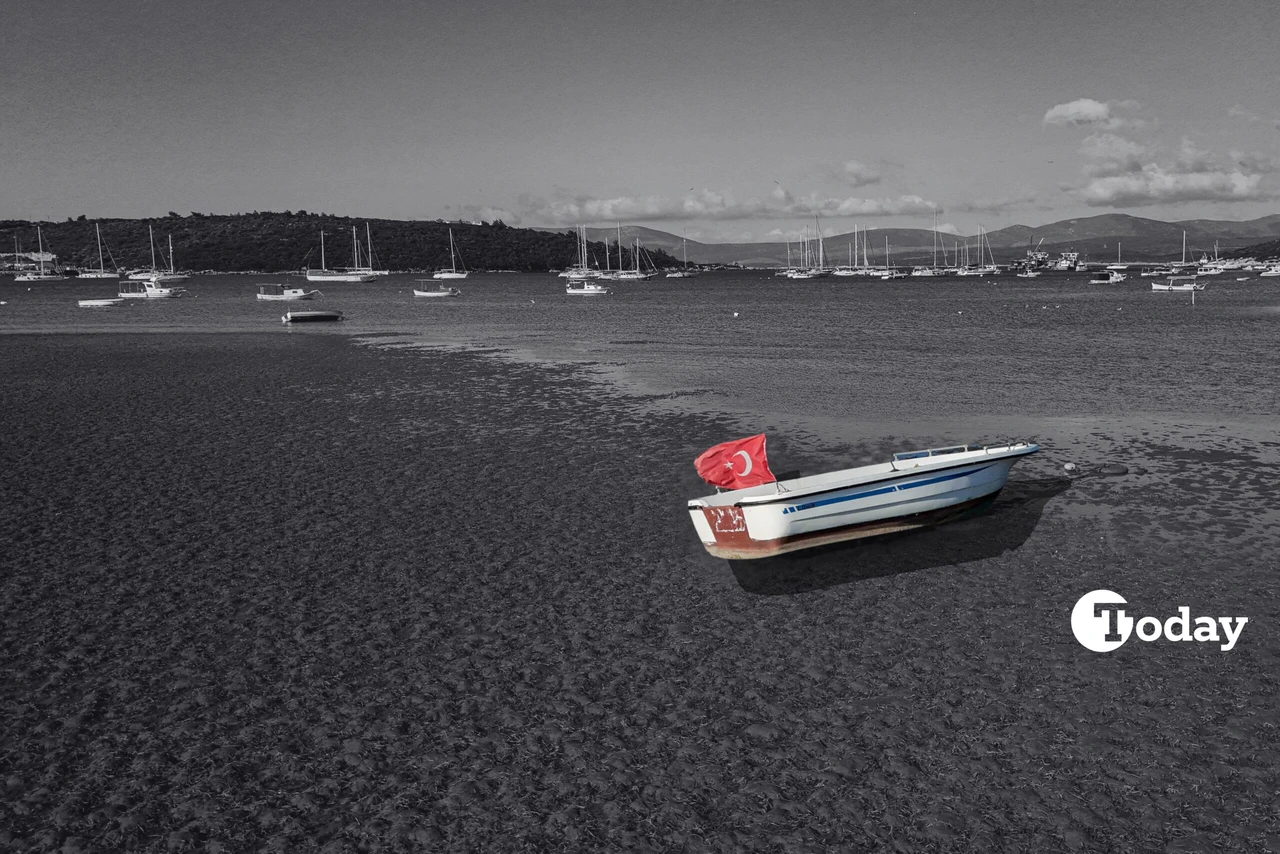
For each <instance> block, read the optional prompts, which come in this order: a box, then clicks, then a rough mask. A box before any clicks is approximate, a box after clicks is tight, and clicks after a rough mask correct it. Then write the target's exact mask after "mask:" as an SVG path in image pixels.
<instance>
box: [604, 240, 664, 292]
mask: <svg viewBox="0 0 1280 854" xmlns="http://www.w3.org/2000/svg"><path fill="white" fill-rule="evenodd" d="M618 251H619V252H621V251H622V250H621V249H619V250H618ZM642 252H643V250H642V249H641V248H640V238H639V237H637V238H636V246H635V250H634V251H633V252H632V253H631V254H632V256H633V257H634V258H635V262H636V268H635V269H634V270H622V269H619V270H618V275H617V276H615V277H614V278H615V279H617V281H619V282H647V281H648V280H649V279H652V278H653V277H654V276H656V275H658V268H657V267H655V266H653V262H652V261H650V262H649V269H648V270H642V269H640V259H641V257H642V254H641V253H642ZM647 254H648V253H644V255H645V256H647ZM618 266H619V267H621V266H622V260H621V258H619V260H618Z"/></svg>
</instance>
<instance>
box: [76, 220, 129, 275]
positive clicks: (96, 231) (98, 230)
mask: <svg viewBox="0 0 1280 854" xmlns="http://www.w3.org/2000/svg"><path fill="white" fill-rule="evenodd" d="M93 232H94V234H95V235H97V238H98V269H96V270H81V271H80V276H79V278H81V279H118V278H120V271H119V270H108V269H107V266H106V264H105V263H104V262H103V260H102V229H101V228H99V227H98V224H97V223H96V222H95V223H94V224H93ZM110 251H111V250H110V249H108V250H107V252H108V253H110ZM111 263H112V265H113V266H114V265H115V259H114V258H113V259H112V260H111Z"/></svg>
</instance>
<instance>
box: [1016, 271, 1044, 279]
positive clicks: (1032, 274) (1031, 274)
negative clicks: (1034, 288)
mask: <svg viewBox="0 0 1280 854" xmlns="http://www.w3.org/2000/svg"><path fill="white" fill-rule="evenodd" d="M1039 275H1040V271H1039V270H1023V271H1022V272H1021V273H1019V274H1018V278H1019V279H1035V278H1037V277H1039Z"/></svg>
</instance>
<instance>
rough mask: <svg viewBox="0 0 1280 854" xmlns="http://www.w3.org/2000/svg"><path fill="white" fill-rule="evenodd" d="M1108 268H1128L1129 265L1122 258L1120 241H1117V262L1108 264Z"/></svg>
mask: <svg viewBox="0 0 1280 854" xmlns="http://www.w3.org/2000/svg"><path fill="white" fill-rule="evenodd" d="M1107 269H1108V270H1127V269H1129V265H1128V264H1125V263H1123V262H1122V261H1121V260H1120V241H1118V240H1117V241H1116V262H1115V263H1114V264H1108V265H1107Z"/></svg>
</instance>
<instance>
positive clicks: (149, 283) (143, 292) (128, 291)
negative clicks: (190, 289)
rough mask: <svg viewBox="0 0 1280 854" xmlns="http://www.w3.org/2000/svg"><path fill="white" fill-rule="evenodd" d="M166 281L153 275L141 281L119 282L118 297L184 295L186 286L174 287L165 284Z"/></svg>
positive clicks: (142, 297) (175, 297)
mask: <svg viewBox="0 0 1280 854" xmlns="http://www.w3.org/2000/svg"><path fill="white" fill-rule="evenodd" d="M167 281H168V280H167V279H166V280H162V279H160V278H159V277H155V278H149V279H146V280H145V281H141V282H139V281H133V280H130V281H127V282H121V283H120V293H119V297H120V298H121V299H177V298H178V297H182V296H186V293H187V289H186V288H175V287H173V285H171V284H167Z"/></svg>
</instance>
